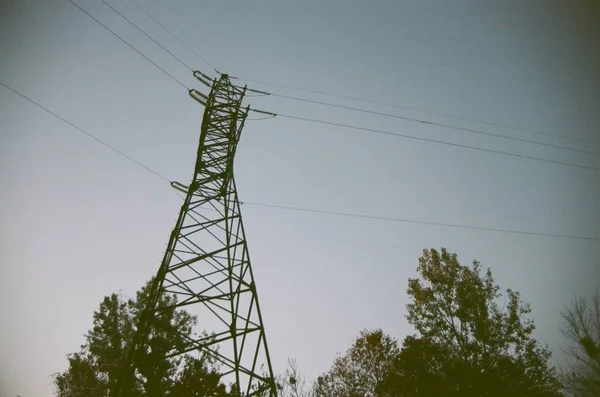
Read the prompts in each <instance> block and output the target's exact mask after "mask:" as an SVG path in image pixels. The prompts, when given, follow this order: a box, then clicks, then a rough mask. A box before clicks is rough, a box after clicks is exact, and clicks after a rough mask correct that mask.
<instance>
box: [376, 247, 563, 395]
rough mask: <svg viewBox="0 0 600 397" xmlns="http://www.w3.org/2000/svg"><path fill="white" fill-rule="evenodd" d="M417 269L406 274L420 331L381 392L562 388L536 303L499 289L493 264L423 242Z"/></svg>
mask: <svg viewBox="0 0 600 397" xmlns="http://www.w3.org/2000/svg"><path fill="white" fill-rule="evenodd" d="M417 271H418V273H419V276H420V277H418V278H412V279H409V281H408V290H407V292H408V295H409V297H410V299H411V302H410V303H409V304H408V305H407V311H408V315H407V319H408V321H409V323H410V324H411V325H412V326H413V327H414V328H415V329H416V331H417V332H418V335H416V336H410V337H408V338H407V339H406V340H405V341H404V344H403V348H402V353H401V354H400V358H399V360H398V361H397V363H396V369H395V371H393V372H392V375H391V377H390V378H388V379H387V380H386V384H387V394H386V393H384V392H386V390H383V391H382V393H383V395H402V396H420V395H426V393H425V394H424V392H423V390H425V389H426V388H435V389H436V391H438V392H443V394H444V395H448V396H451V395H456V396H471V395H472V396H504V395H512V396H551V395H559V393H558V391H559V389H560V382H559V381H558V379H557V377H556V373H555V370H554V369H553V368H552V367H551V366H550V365H549V360H550V357H551V352H550V350H549V349H548V348H547V347H546V346H541V345H540V344H539V343H538V342H537V341H536V340H535V339H534V338H533V336H532V334H533V331H534V329H535V325H534V323H533V321H532V320H531V319H529V318H528V317H527V316H528V315H529V313H530V312H531V308H530V307H529V305H528V304H526V303H524V302H523V301H522V300H521V297H520V294H519V292H517V291H513V290H511V289H507V290H506V291H505V294H502V293H501V292H500V287H499V286H498V285H497V284H496V283H495V280H494V278H493V276H492V272H491V270H490V269H487V270H486V271H485V272H483V271H482V267H481V264H480V263H479V262H477V261H473V263H472V265H471V266H465V265H461V264H460V262H459V260H458V257H457V255H456V254H454V253H450V252H448V251H447V250H446V249H445V248H442V249H441V252H438V251H437V250H435V249H429V250H427V249H425V250H423V255H422V256H421V257H420V258H419V265H418V268H417ZM502 298H504V303H503V306H504V308H503V309H501V308H500V306H499V302H500V301H501V299H502ZM394 379H395V380H394ZM410 384H412V386H411V387H409V386H408V385H410Z"/></svg>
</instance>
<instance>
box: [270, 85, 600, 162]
mask: <svg viewBox="0 0 600 397" xmlns="http://www.w3.org/2000/svg"><path fill="white" fill-rule="evenodd" d="M267 94H268V95H270V96H274V97H278V98H285V99H291V100H295V101H301V102H308V103H314V104H317V105H323V106H330V107H335V108H340V109H346V110H351V111H355V112H361V113H368V114H374V115H377V116H384V117H391V118H395V119H401V120H407V121H414V122H417V123H422V124H429V125H435V126H439V127H444V128H450V129H454V130H459V131H466V132H471V133H474V134H481V135H488V136H492V137H496V138H502V139H507V140H513V141H518V142H525V143H531V144H535V145H542V146H548V147H552V148H555V149H564V150H570V151H574V152H581V153H586V154H593V155H596V156H600V153H599V152H594V151H591V150H585V149H578V148H572V147H568V146H562V145H554V144H551V143H545V142H539V141H532V140H529V139H523V138H517V137H512V136H506V135H502V134H495V133H493V132H487V131H481V130H476V129H472V128H464V127H457V126H454V125H450V124H444V123H438V122H433V121H426V120H421V119H418V118H413V117H406V116H398V115H395V114H390V113H383V112H377V111H373V110H367V109H361V108H356V107H352V106H345V105H338V104H335V103H330V102H323V101H316V100H312V99H306V98H299V97H295V96H290V95H283V94H276V93H267Z"/></svg>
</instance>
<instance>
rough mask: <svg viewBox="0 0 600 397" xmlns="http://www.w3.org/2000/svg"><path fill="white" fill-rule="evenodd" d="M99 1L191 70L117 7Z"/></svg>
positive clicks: (190, 68) (103, 0) (188, 66)
mask: <svg viewBox="0 0 600 397" xmlns="http://www.w3.org/2000/svg"><path fill="white" fill-rule="evenodd" d="M100 1H101V2H103V3H104V4H106V6H107V7H109V8H110V9H111V10H113V11H114V12H115V13H117V14H118V15H119V16H120V17H121V18H123V19H124V20H126V21H127V22H129V24H130V25H131V26H133V27H134V28H136V29H137V30H139V31H140V32H141V33H143V34H144V35H145V36H146V37H147V38H149V39H150V40H152V41H153V42H154V44H156V45H157V46H159V47H160V48H162V49H163V50H165V51H166V52H167V53H169V54H170V55H171V56H172V57H173V58H175V59H176V60H177V61H178V62H179V63H181V64H182V65H183V66H185V67H186V68H188V69H189V70H191V71H192V72H193V69H192V67H191V66H190V65H188V64H187V63H185V62H183V61H182V60H181V59H180V58H179V57H178V56H177V55H175V54H173V53H172V52H171V51H169V50H168V49H166V48H165V47H164V46H163V45H162V44H160V43H159V42H158V41H156V40H154V38H152V36H150V35H149V34H148V33H146V32H144V31H143V30H142V29H141V28H140V27H139V26H137V25H136V24H135V23H133V22H131V21H130V20H129V18H127V17H126V16H125V15H123V14H121V13H120V12H119V11H118V10H117V9H115V8H114V7H113V6H111V5H110V4H109V3H107V2H106V1H105V0H100Z"/></svg>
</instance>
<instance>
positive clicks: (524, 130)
mask: <svg viewBox="0 0 600 397" xmlns="http://www.w3.org/2000/svg"><path fill="white" fill-rule="evenodd" d="M236 78H237V79H239V80H245V81H248V82H251V83H258V84H265V85H270V86H273V87H281V88H289V89H292V90H298V91H304V92H310V93H313V94H319V95H326V96H330V97H334V98H342V99H350V100H353V101H359V102H365V103H371V104H374V105H379V106H388V107H393V108H397V109H405V110H411V111H413V112H420V113H425V114H430V115H434V116H442V117H448V118H451V119H456V120H462V121H469V122H474V123H480V124H485V125H489V126H492V127H500V128H506V129H510V130H515V131H523V132H528V133H531V134H538V135H544V136H550V137H554V138H560V139H566V140H570V141H575V142H582V143H587V144H594V143H595V142H594V141H592V140H588V139H581V138H573V137H571V136H567V135H560V134H551V133H548V132H545V131H539V130H532V129H528V128H520V127H513V126H510V125H506V124H500V123H492V122H489V121H484V120H480V119H474V118H468V117H460V116H454V115H452V114H448V113H440V112H434V111H431V110H423V109H419V108H414V107H410V106H402V105H397V104H393V103H389V102H380V101H374V100H372V99H366V98H359V97H355V96H348V95H340V94H334V93H331V92H326V91H320V90H313V89H309V88H302V87H297V86H293V85H287V84H278V83H271V82H268V81H262V80H254V79H247V78H243V77H236Z"/></svg>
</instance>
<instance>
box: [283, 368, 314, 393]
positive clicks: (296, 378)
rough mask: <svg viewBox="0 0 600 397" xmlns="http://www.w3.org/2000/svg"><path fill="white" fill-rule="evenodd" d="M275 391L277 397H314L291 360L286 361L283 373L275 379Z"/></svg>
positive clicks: (311, 389)
mask: <svg viewBox="0 0 600 397" xmlns="http://www.w3.org/2000/svg"><path fill="white" fill-rule="evenodd" d="M277 389H278V396H279V397H314V394H315V392H314V390H313V388H312V387H311V386H310V385H309V384H307V382H306V378H305V377H304V375H302V374H301V373H300V370H299V369H298V366H297V365H296V360H293V359H290V360H288V365H287V368H286V370H285V373H284V374H283V375H280V376H278V377H277Z"/></svg>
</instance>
